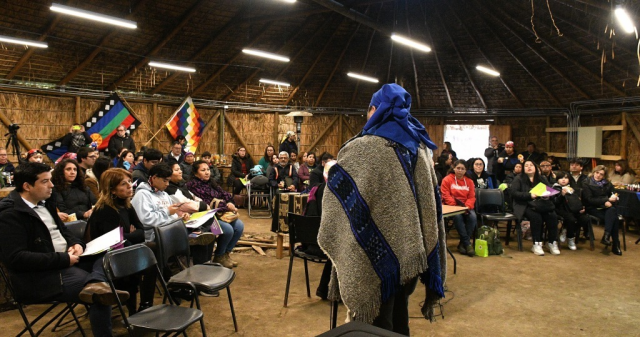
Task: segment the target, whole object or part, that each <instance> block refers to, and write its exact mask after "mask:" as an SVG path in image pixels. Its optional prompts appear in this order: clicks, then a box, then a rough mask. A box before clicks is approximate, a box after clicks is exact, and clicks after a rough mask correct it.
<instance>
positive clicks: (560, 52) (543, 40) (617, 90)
mask: <svg viewBox="0 0 640 337" xmlns="http://www.w3.org/2000/svg"><path fill="white" fill-rule="evenodd" d="M493 10H495V11H498V12H500V13H502V14H503V16H506V17H508V18H509V19H510V20H511V21H513V22H514V23H515V24H516V25H518V26H520V27H522V28H523V29H526V30H527V31H528V32H530V33H531V34H534V32H533V31H532V30H531V28H530V27H527V26H526V25H524V24H522V23H520V22H518V20H516V19H515V18H513V17H512V16H511V15H508V14H507V13H506V12H504V11H503V10H502V9H500V8H496V7H494V8H493ZM538 38H539V39H540V41H542V42H543V43H545V44H546V45H547V46H549V48H551V49H553V51H555V52H556V53H557V54H558V55H560V56H562V57H563V58H565V59H567V61H569V62H571V63H573V65H575V66H576V67H578V68H579V69H580V70H582V72H583V73H586V74H587V75H589V76H591V77H593V78H595V79H598V80H601V81H602V84H604V85H605V86H607V88H609V89H610V90H612V91H614V92H615V93H617V94H618V95H621V96H624V97H627V96H628V95H627V94H626V93H625V92H624V91H623V90H620V89H618V88H617V87H616V86H615V85H613V84H611V83H609V82H608V81H607V80H605V79H604V76H602V77H601V76H600V75H598V74H596V73H594V72H592V71H591V70H589V69H588V68H587V67H585V66H584V65H583V64H582V63H580V62H578V61H576V60H575V58H573V57H570V56H569V55H567V54H565V53H564V52H563V51H562V50H560V48H558V47H556V46H555V45H554V44H552V43H551V42H550V41H549V40H548V39H545V38H543V37H541V36H539V34H538Z"/></svg>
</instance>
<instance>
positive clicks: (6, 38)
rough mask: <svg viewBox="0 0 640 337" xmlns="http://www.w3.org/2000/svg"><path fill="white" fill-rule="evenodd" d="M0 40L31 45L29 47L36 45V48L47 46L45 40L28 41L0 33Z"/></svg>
mask: <svg viewBox="0 0 640 337" xmlns="http://www.w3.org/2000/svg"><path fill="white" fill-rule="evenodd" d="M0 42H6V43H15V44H21V45H24V46H31V47H38V48H47V47H49V46H48V45H47V43H46V42H40V41H30V40H24V39H19V38H16V37H10V36H4V35H0Z"/></svg>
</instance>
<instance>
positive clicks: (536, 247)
mask: <svg viewBox="0 0 640 337" xmlns="http://www.w3.org/2000/svg"><path fill="white" fill-rule="evenodd" d="M531 251H532V252H533V253H534V254H536V255H538V256H544V250H542V242H534V243H533V247H531Z"/></svg>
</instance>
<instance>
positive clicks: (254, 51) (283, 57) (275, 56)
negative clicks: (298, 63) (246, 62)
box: [242, 48, 289, 62]
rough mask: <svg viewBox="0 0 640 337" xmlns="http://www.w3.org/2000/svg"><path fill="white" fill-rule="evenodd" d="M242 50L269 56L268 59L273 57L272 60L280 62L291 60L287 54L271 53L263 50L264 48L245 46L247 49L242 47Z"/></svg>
mask: <svg viewBox="0 0 640 337" xmlns="http://www.w3.org/2000/svg"><path fill="white" fill-rule="evenodd" d="M242 52H243V53H245V54H249V55H253V56H259V57H264V58H268V59H272V60H276V61H280V62H289V58H288V57H286V56H282V55H278V54H273V53H269V52H266V51H262V50H256V49H248V48H245V49H242Z"/></svg>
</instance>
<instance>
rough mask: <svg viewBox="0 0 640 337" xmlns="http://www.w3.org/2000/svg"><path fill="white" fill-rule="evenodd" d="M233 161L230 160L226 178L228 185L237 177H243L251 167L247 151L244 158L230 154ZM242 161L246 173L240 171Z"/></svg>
mask: <svg viewBox="0 0 640 337" xmlns="http://www.w3.org/2000/svg"><path fill="white" fill-rule="evenodd" d="M232 158H233V161H232V162H231V174H230V175H229V178H227V184H229V186H231V185H233V181H234V180H235V179H237V178H244V177H245V176H247V175H248V174H249V170H251V168H252V167H253V159H251V156H250V155H249V154H248V153H247V154H245V155H244V158H240V157H238V155H236V154H234V155H233V156H232ZM243 162H244V165H245V167H246V168H247V173H244V172H242V163H243Z"/></svg>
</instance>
